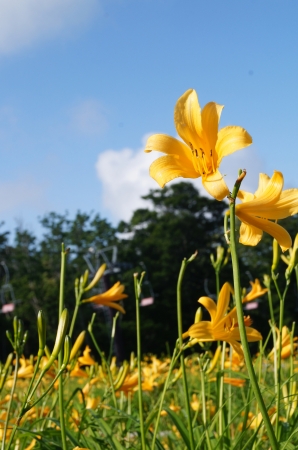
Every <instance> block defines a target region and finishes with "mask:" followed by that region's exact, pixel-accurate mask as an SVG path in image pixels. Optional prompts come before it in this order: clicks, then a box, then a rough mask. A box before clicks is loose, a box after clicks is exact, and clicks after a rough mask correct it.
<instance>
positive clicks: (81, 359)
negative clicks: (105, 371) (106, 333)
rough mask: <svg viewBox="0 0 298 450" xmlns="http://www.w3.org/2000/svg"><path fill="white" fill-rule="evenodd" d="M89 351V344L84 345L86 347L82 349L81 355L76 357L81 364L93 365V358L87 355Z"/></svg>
mask: <svg viewBox="0 0 298 450" xmlns="http://www.w3.org/2000/svg"><path fill="white" fill-rule="evenodd" d="M90 352H91V348H90V347H89V345H86V348H85V350H84V351H83V356H80V357H79V358H78V361H79V363H80V364H81V365H82V366H93V365H94V364H95V361H94V359H93V358H91V356H90V355H89V353H90Z"/></svg>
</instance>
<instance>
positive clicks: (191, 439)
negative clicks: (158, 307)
mask: <svg viewBox="0 0 298 450" xmlns="http://www.w3.org/2000/svg"><path fill="white" fill-rule="evenodd" d="M196 256H197V252H195V253H194V254H193V255H192V256H191V257H190V258H189V259H186V258H185V259H184V260H183V261H182V264H181V269H180V273H179V277H178V283H177V319H178V339H179V346H180V349H182V346H183V340H182V335H183V329H182V280H183V277H184V274H185V270H186V267H187V266H188V264H189V263H190V262H192V261H193V260H194V259H195V258H196ZM180 364H181V369H182V380H183V389H184V397H185V401H186V405H185V406H186V415H187V422H188V433H189V442H190V450H194V449H195V444H194V436H193V429H192V420H191V411H190V404H189V396H188V386H187V379H186V370H185V363H184V355H183V354H181V356H180Z"/></svg>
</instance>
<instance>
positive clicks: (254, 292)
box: [242, 278, 268, 303]
mask: <svg viewBox="0 0 298 450" xmlns="http://www.w3.org/2000/svg"><path fill="white" fill-rule="evenodd" d="M250 284H251V291H249V293H248V294H246V295H245V297H244V298H243V299H242V303H247V302H251V301H252V300H255V299H256V298H259V297H261V295H264V294H266V292H268V289H267V288H262V286H261V283H260V280H258V278H256V279H255V281H250Z"/></svg>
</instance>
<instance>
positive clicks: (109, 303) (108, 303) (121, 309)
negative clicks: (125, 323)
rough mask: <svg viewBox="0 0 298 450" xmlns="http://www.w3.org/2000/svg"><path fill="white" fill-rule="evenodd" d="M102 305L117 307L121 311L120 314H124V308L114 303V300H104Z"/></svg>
mask: <svg viewBox="0 0 298 450" xmlns="http://www.w3.org/2000/svg"><path fill="white" fill-rule="evenodd" d="M103 306H109V307H110V308H114V309H117V310H118V311H120V312H122V314H125V309H124V308H122V306H121V305H119V304H118V303H114V302H105V304H104V305H103Z"/></svg>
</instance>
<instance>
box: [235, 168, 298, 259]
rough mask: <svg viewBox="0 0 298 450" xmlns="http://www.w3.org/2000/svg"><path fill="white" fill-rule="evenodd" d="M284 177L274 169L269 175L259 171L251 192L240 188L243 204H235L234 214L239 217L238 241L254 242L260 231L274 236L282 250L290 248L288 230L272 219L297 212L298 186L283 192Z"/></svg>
mask: <svg viewBox="0 0 298 450" xmlns="http://www.w3.org/2000/svg"><path fill="white" fill-rule="evenodd" d="M283 184H284V178H283V174H282V173H281V172H278V171H275V172H274V174H273V175H272V177H271V178H269V177H268V175H266V174H264V173H260V177H259V187H258V189H257V191H256V192H255V193H254V194H252V193H250V192H245V191H242V190H239V192H238V198H239V199H240V200H242V202H243V203H241V204H238V205H236V211H235V213H236V216H237V217H238V218H239V219H240V220H241V222H242V224H241V227H240V239H239V242H241V244H244V245H257V244H258V243H259V242H260V240H261V239H262V235H263V231H265V232H266V233H268V234H270V235H271V236H273V237H274V238H275V239H276V240H277V242H278V243H279V245H280V246H281V249H282V250H283V251H285V250H287V249H288V248H290V247H291V244H292V240H291V237H290V235H289V233H288V232H287V231H286V230H285V229H284V228H283V227H282V226H280V225H278V224H277V223H275V222H272V221H273V220H278V219H285V218H286V217H288V216H293V215H294V214H296V213H297V212H298V189H287V190H285V191H283V190H282V189H283Z"/></svg>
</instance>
